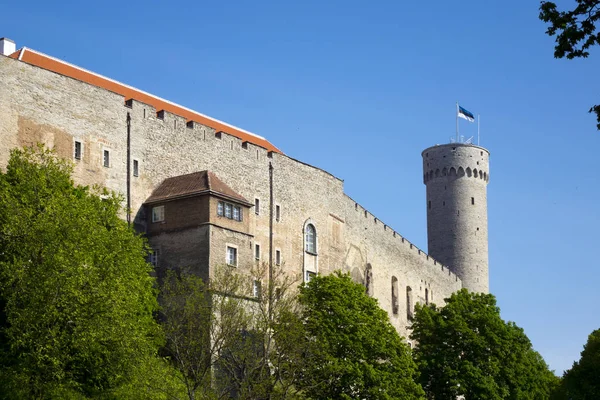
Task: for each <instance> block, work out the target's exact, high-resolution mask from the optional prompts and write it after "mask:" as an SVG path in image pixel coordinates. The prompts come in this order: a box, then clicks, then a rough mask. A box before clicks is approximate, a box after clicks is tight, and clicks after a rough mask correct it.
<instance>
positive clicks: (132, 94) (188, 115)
mask: <svg viewBox="0 0 600 400" xmlns="http://www.w3.org/2000/svg"><path fill="white" fill-rule="evenodd" d="M9 57H11V58H14V59H16V60H19V61H23V62H25V63H27V64H31V65H35V66H36V67H39V68H43V69H46V70H48V71H52V72H55V73H57V74H61V75H64V76H68V77H69V78H73V79H76V80H78V81H82V82H85V83H88V84H90V85H93V86H97V87H100V88H103V89H106V90H110V91H111V92H114V93H117V94H120V95H121V96H123V97H124V98H125V100H129V99H134V100H137V101H139V102H142V103H146V104H148V105H151V106H152V107H154V108H155V109H156V111H157V112H158V111H162V110H164V111H167V112H170V113H172V114H176V115H179V116H181V117H183V118H185V119H186V120H187V121H195V122H198V123H200V124H202V125H206V126H209V127H211V128H213V129H215V130H216V131H217V132H225V133H228V134H230V135H232V136H235V137H237V138H239V139H241V140H242V141H248V142H250V143H253V144H255V145H257V146H260V147H263V148H265V149H267V150H268V151H274V152H277V153H281V151H280V150H279V149H278V148H277V147H275V146H274V145H273V144H271V143H270V142H269V141H268V140H266V139H265V138H263V137H262V136H259V135H256V134H254V133H252V132H248V131H246V130H244V129H241V128H237V127H235V126H233V125H229V124H227V123H225V122H223V121H219V120H218V119H215V118H211V117H209V116H207V115H204V114H200V113H199V112H196V111H194V110H190V109H189V108H186V107H183V106H180V105H179V104H176V103H172V102H170V101H168V100H165V99H162V98H160V97H158V96H154V95H152V94H150V93H146V92H144V91H142V90H139V89H136V88H134V87H132V86H128V85H125V84H123V83H121V82H118V81H115V80H113V79H110V78H107V77H105V76H102V75H100V74H96V73H95V72H91V71H88V70H86V69H83V68H81V67H78V66H76V65H73V64H70V63H68V62H66V61H62V60H59V59H57V58H54V57H51V56H49V55H46V54H44V53H40V52H38V51H35V50H31V49H29V48H26V47H23V48H21V49H19V50H17V51H16V52H14V53H13V54H11V55H10V56H9Z"/></svg>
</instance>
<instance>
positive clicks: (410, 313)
mask: <svg viewBox="0 0 600 400" xmlns="http://www.w3.org/2000/svg"><path fill="white" fill-rule="evenodd" d="M406 318H407V319H408V320H409V321H412V319H413V298H412V289H411V287H410V286H407V287H406Z"/></svg>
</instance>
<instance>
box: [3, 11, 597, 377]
mask: <svg viewBox="0 0 600 400" xmlns="http://www.w3.org/2000/svg"><path fill="white" fill-rule="evenodd" d="M573 3H574V1H563V2H562V3H561V4H564V5H566V6H571V5H572V4H573ZM538 6H539V2H537V1H523V0H512V1H502V2H487V1H486V2H482V1H475V0H465V1H462V2H460V7H457V3H456V2H447V1H434V2H428V3H424V2H416V1H414V2H396V1H383V0H382V1H378V2H366V1H348V0H346V1H327V2H324V1H311V0H306V1H302V2H275V1H273V2H264V1H252V2H251V1H231V2H215V1H211V2H205V1H190V2H185V1H171V2H168V3H167V2H160V3H158V2H157V3H153V2H138V1H127V2H110V1H106V2H47V1H44V2H33V1H19V2H10V3H8V4H4V5H3V12H2V23H1V24H0V28H1V29H0V36H6V37H9V38H11V39H13V40H15V41H16V43H17V47H21V46H27V47H31V48H33V49H36V50H39V51H42V52H44V53H47V54H50V55H52V56H55V57H58V58H61V59H63V60H66V61H69V62H72V63H74V64H77V65H79V66H82V67H84V68H87V69H90V70H92V71H95V72H98V73H101V74H103V75H106V76H109V77H111V78H113V79H117V80H119V81H122V82H125V83H127V84H130V85H133V86H135V87H138V88H140V89H143V90H145V91H148V92H151V93H154V94H156V95H159V96H161V97H164V98H167V99H169V100H172V101H175V102H177V103H179V104H182V105H185V106H187V107H190V108H193V109H195V110H197V111H199V112H202V113H204V114H207V115H210V116H213V117H215V118H219V119H221V120H224V121H227V122H229V123H231V124H234V125H237V126H240V127H242V128H244V129H247V130H250V131H253V132H256V133H258V134H260V135H262V136H264V137H266V138H267V139H269V140H270V141H271V142H272V143H273V144H275V145H276V146H277V147H279V148H280V149H282V150H283V151H284V152H285V153H286V154H288V155H290V156H291V157H294V158H297V159H300V160H302V161H304V162H307V163H310V164H313V165H315V166H318V167H320V168H323V169H325V170H327V171H329V172H331V173H333V174H334V175H336V176H338V177H340V178H342V179H344V181H345V190H346V192H347V193H348V194H349V195H350V196H351V197H352V198H354V199H355V200H357V201H358V202H359V203H361V204H362V205H363V206H365V207H366V208H367V209H369V210H370V211H372V212H373V213H374V214H375V215H377V216H378V217H379V218H380V219H381V220H382V221H384V222H385V223H386V224H388V225H390V226H392V227H393V228H394V229H395V230H397V231H398V232H400V233H401V234H402V235H404V236H405V237H407V238H409V239H410V240H411V241H412V242H413V243H415V244H417V245H418V246H419V247H421V248H423V249H426V248H427V238H426V209H425V187H424V185H423V183H422V171H421V155H420V154H421V151H422V150H423V149H425V148H426V147H429V146H431V145H434V144H437V143H447V142H448V141H449V138H450V137H451V136H453V135H454V133H455V107H456V106H455V103H456V101H460V104H461V105H462V106H464V107H465V108H467V109H468V110H469V111H471V112H473V113H474V114H481V145H482V146H485V147H486V148H488V149H489V150H490V152H491V165H490V177H491V179H490V184H489V187H488V202H489V209H488V210H489V231H490V237H489V240H490V286H491V291H492V292H493V293H494V294H495V295H496V296H497V298H498V304H499V306H500V308H501V310H502V316H503V317H504V318H505V319H508V320H512V321H515V322H516V323H517V324H518V325H519V326H521V327H523V328H524V329H525V332H526V333H527V335H528V336H529V338H530V339H531V340H532V342H533V344H534V347H535V348H536V350H538V351H539V352H540V353H541V354H542V356H543V357H544V358H545V359H546V361H547V362H548V363H549V364H550V367H551V368H552V369H554V370H556V372H557V373H561V372H562V371H563V370H564V369H567V368H569V367H570V366H571V365H572V363H573V361H574V360H576V359H578V358H579V352H580V351H581V349H582V346H583V344H584V343H585V341H586V339H587V335H588V334H589V333H591V331H592V330H594V329H597V328H600V322H599V317H598V311H597V305H598V304H600V291H599V290H598V282H599V281H600V264H599V262H598V261H597V254H596V253H595V250H594V249H595V248H596V246H600V240H599V239H600V235H599V233H598V230H597V227H598V226H599V225H600V216H599V212H598V206H597V199H598V197H599V195H600V177H599V173H598V165H597V160H598V159H599V157H598V153H599V152H600V132H598V131H596V129H595V119H594V117H593V116H592V115H591V114H588V113H587V110H588V109H589V107H590V106H591V105H593V104H598V103H600V83H599V82H598V80H597V79H594V77H597V71H599V70H600V49H594V50H593V51H592V54H591V57H590V58H589V59H587V60H573V61H567V60H555V59H554V58H553V39H552V38H549V37H547V36H546V35H545V34H544V32H545V27H544V25H543V23H542V22H540V21H539V20H538V18H537V15H538ZM461 134H464V135H465V136H466V137H469V136H472V135H476V134H477V129H476V125H475V124H469V123H468V122H466V121H464V120H461Z"/></svg>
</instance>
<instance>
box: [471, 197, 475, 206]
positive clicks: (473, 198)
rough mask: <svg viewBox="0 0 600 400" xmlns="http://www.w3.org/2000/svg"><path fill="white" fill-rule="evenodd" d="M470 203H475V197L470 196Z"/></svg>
mask: <svg viewBox="0 0 600 400" xmlns="http://www.w3.org/2000/svg"><path fill="white" fill-rule="evenodd" d="M471 205H475V197H471Z"/></svg>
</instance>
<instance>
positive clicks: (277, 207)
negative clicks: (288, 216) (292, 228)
mask: <svg viewBox="0 0 600 400" xmlns="http://www.w3.org/2000/svg"><path fill="white" fill-rule="evenodd" d="M280 218H281V207H279V206H278V205H277V206H275V221H277V222H279V219H280Z"/></svg>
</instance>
